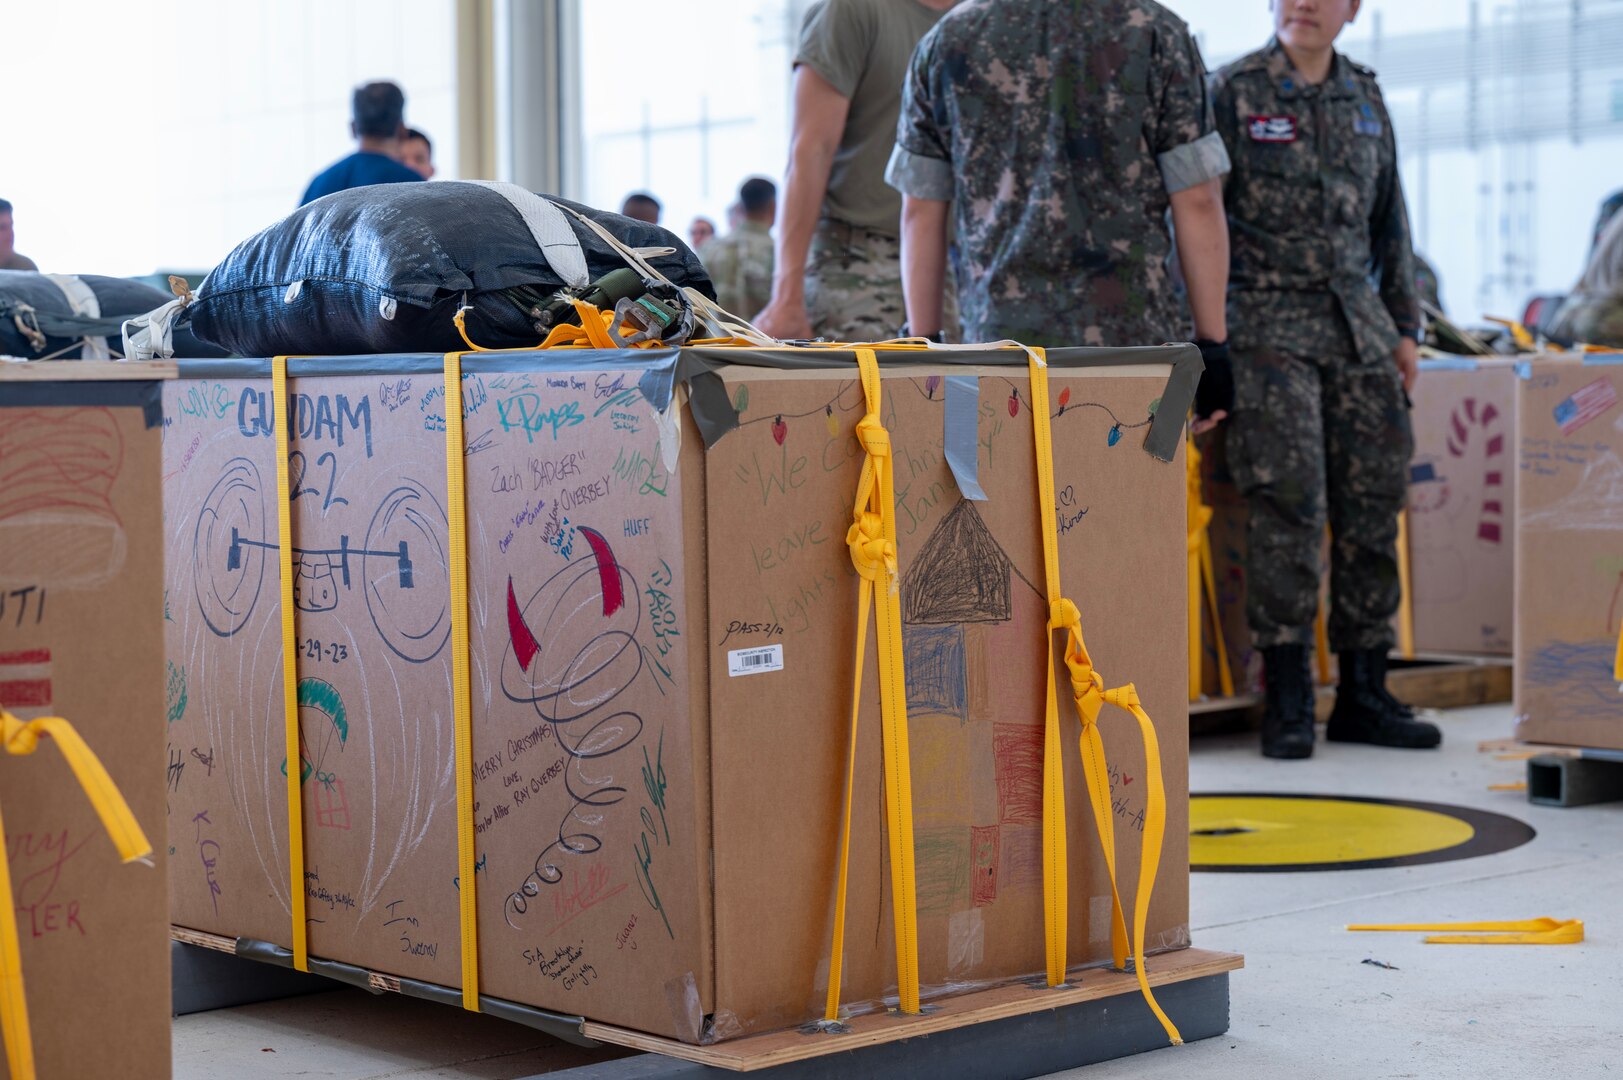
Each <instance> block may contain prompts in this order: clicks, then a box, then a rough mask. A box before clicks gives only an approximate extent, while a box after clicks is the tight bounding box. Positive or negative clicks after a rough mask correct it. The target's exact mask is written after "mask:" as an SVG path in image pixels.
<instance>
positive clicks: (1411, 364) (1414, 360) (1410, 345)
mask: <svg viewBox="0 0 1623 1080" xmlns="http://www.w3.org/2000/svg"><path fill="white" fill-rule="evenodd" d="M1392 359H1393V360H1394V361H1395V362H1396V363H1397V365H1398V374H1399V375H1402V376H1403V392H1404V393H1405V394H1408V393H1411V392H1412V391H1413V390H1414V383H1415V380H1416V379H1417V378H1419V377H1420V345H1419V343H1418V342H1416V341H1415V339H1414V338H1411V337H1406V338H1404V339H1403V340H1402V341H1400V342H1398V347H1397V348H1396V349H1394V350H1393V351H1392Z"/></svg>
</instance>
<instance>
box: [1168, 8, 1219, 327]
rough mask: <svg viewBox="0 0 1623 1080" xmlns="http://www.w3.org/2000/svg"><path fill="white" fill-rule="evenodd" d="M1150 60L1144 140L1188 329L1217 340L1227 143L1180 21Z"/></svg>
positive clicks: (1203, 71) (1202, 68) (1196, 49)
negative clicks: (1163, 197)
mask: <svg viewBox="0 0 1623 1080" xmlns="http://www.w3.org/2000/svg"><path fill="white" fill-rule="evenodd" d="M1155 61H1156V62H1155V66H1154V71H1155V76H1154V77H1155V79H1156V80H1157V82H1158V83H1159V85H1160V89H1161V93H1160V95H1159V98H1160V102H1161V108H1160V111H1159V114H1158V115H1157V116H1156V118H1155V120H1154V122H1153V124H1152V127H1151V140H1150V148H1151V150H1153V151H1154V153H1155V159H1156V164H1157V165H1159V166H1160V169H1161V182H1162V183H1163V185H1165V187H1166V191H1167V195H1168V197H1169V198H1170V199H1171V202H1172V223H1173V230H1174V232H1175V233H1176V237H1177V244H1178V259H1179V262H1180V263H1181V264H1182V266H1183V276H1184V282H1185V284H1186V285H1187V286H1188V290H1189V308H1190V312H1191V314H1192V315H1193V317H1194V324H1195V336H1196V337H1197V338H1200V339H1205V340H1209V341H1214V342H1221V341H1225V340H1227V338H1228V327H1227V325H1226V320H1225V315H1224V298H1225V294H1226V293H1227V292H1228V280H1229V232H1228V219H1227V218H1226V217H1225V216H1224V214H1223V190H1222V178H1223V177H1224V176H1226V175H1227V174H1228V172H1229V155H1228V149H1227V147H1225V146H1224V144H1223V138H1222V136H1221V135H1220V134H1219V133H1218V131H1217V126H1216V121H1215V119H1214V116H1213V110H1212V99H1211V97H1210V95H1209V93H1208V90H1207V85H1206V65H1205V63H1204V62H1203V61H1202V60H1201V58H1200V48H1199V46H1197V45H1196V44H1195V40H1194V38H1193V37H1191V36H1190V34H1189V31H1188V28H1187V27H1184V26H1183V25H1182V24H1181V23H1180V24H1178V26H1177V27H1175V28H1174V29H1173V30H1172V31H1170V32H1169V33H1168V34H1167V36H1166V38H1165V39H1164V45H1163V47H1162V48H1161V49H1160V50H1159V52H1158V55H1157V56H1156V58H1155Z"/></svg>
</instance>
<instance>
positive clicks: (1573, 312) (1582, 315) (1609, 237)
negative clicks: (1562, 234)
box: [1550, 214, 1623, 349]
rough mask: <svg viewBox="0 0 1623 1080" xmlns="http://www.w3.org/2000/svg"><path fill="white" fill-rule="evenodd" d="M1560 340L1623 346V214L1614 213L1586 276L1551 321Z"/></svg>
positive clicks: (1613, 346) (1585, 272) (1552, 333)
mask: <svg viewBox="0 0 1623 1080" xmlns="http://www.w3.org/2000/svg"><path fill="white" fill-rule="evenodd" d="M1550 336H1551V337H1553V338H1556V339H1558V340H1560V341H1567V342H1584V343H1585V344H1589V345H1606V346H1610V347H1611V348H1614V349H1623V214H1613V215H1612V217H1611V219H1610V221H1609V222H1608V224H1607V226H1606V230H1605V231H1604V232H1602V233H1601V236H1600V240H1599V241H1597V242H1596V244H1595V251H1594V254H1592V255H1591V256H1590V257H1589V265H1588V266H1587V267H1585V268H1584V276H1583V277H1582V278H1581V279H1580V280H1579V282H1578V284H1577V286H1576V287H1575V288H1574V289H1573V290H1572V295H1571V296H1568V297H1567V299H1566V301H1565V302H1564V303H1562V305H1561V310H1560V311H1558V312H1556V316H1555V320H1554V321H1553V322H1552V323H1551V325H1550Z"/></svg>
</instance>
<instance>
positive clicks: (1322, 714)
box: [1189, 657, 1512, 720]
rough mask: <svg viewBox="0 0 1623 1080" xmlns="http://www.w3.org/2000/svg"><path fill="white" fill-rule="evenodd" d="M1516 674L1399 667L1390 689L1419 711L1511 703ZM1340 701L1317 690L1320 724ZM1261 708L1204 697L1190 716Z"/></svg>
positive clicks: (1250, 698)
mask: <svg viewBox="0 0 1623 1080" xmlns="http://www.w3.org/2000/svg"><path fill="white" fill-rule="evenodd" d="M1422 659H1427V658H1422ZM1511 671H1512V667H1511V662H1510V661H1509V660H1508V659H1504V658H1502V657H1486V658H1476V657H1472V658H1459V659H1455V658H1451V659H1450V660H1449V661H1448V662H1446V663H1430V662H1423V663H1416V664H1414V665H1413V666H1410V667H1394V668H1392V669H1391V670H1390V671H1389V672H1388V673H1387V677H1386V686H1387V689H1388V690H1390V691H1391V692H1392V694H1393V696H1395V697H1396V698H1398V700H1400V701H1405V702H1407V703H1409V704H1410V705H1413V706H1415V707H1416V708H1419V709H1461V708H1466V707H1468V706H1472V705H1497V704H1501V703H1503V702H1508V701H1509V700H1510V693H1511ZM1335 701H1336V691H1335V687H1333V686H1321V687H1319V688H1318V692H1317V700H1316V709H1317V711H1318V718H1319V719H1320V720H1325V719H1328V718H1329V716H1330V710H1331V708H1332V707H1334V705H1335ZM1261 707H1262V695H1261V694H1243V695H1239V696H1236V697H1230V698H1205V699H1203V700H1201V701H1194V702H1190V704H1189V715H1190V716H1191V717H1198V716H1209V715H1211V714H1214V713H1236V712H1246V711H1248V710H1260V709H1261ZM1259 715H1260V712H1259Z"/></svg>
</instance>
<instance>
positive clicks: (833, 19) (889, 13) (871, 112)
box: [795, 0, 945, 236]
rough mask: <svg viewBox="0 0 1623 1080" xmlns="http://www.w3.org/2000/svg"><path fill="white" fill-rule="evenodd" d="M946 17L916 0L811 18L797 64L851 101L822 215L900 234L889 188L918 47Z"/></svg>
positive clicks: (819, 11) (897, 203)
mask: <svg viewBox="0 0 1623 1080" xmlns="http://www.w3.org/2000/svg"><path fill="white" fill-rule="evenodd" d="M943 14H945V12H941V11H937V10H935V9H934V8H929V7H925V6H924V5H923V4H921V3H918V2H917V0H819V2H817V3H815V4H813V5H812V6H811V8H809V9H808V10H807V12H806V21H805V23H804V24H803V25H802V26H801V30H800V47H799V49H798V50H797V51H796V53H795V64H796V65H799V64H805V65H806V66H807V67H809V68H811V69H812V70H813V71H815V72H817V74H818V75H821V76H822V77H823V78H824V79H825V80H827V82H828V84H829V85H830V86H832V87H834V89H835V90H838V91H839V92H840V94H841V96H843V97H845V98H847V99H849V100H850V102H851V110H850V112H849V113H848V114H847V115H846V118H845V132H844V133H843V134H842V135H841V136H840V147H839V149H838V150H837V151H835V153H834V168H833V170H832V171H831V172H830V173H829V177H828V194H827V195H826V196H824V198H823V216H824V217H828V218H833V219H834V220H836V221H842V222H845V223H846V224H848V225H858V226H861V227H862V228H865V229H871V230H873V231H874V232H878V233H884V234H885V235H886V236H899V235H900V234H901V217H902V196H901V193H900V192H898V191H897V190H896V189H895V188H893V187H891V186H890V185H889V184H887V183H885V164H886V162H888V161H889V160H890V152H891V148H892V147H894V146H895V145H896V117H897V114H898V113H899V112H900V111H901V107H902V83H903V82H904V81H906V78H907V63H908V60H910V59H911V58H912V56H913V47H914V46H916V45H917V44H918V43H919V39H920V38H922V37H923V36H924V35H925V32H926V31H928V30H929V29H930V27H932V26H934V25H935V24H936V20H937V19H939V18H941V16H942V15H943Z"/></svg>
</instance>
